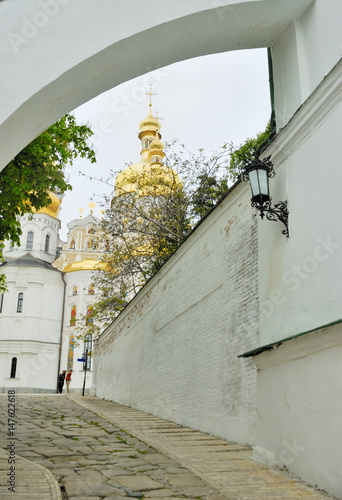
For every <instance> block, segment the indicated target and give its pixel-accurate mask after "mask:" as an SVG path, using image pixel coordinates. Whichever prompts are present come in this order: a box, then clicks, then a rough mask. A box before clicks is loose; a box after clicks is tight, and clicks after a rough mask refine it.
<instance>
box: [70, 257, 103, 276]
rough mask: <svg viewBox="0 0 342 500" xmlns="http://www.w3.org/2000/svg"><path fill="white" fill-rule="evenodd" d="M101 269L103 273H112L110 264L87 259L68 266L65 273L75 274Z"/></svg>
mask: <svg viewBox="0 0 342 500" xmlns="http://www.w3.org/2000/svg"><path fill="white" fill-rule="evenodd" d="M99 269H100V270H101V271H110V266H109V264H106V263H105V262H100V261H98V260H92V259H85V260H81V261H78V262H73V263H72V264H68V265H66V266H65V268H64V269H63V272H64V273H73V272H75V271H98V270H99Z"/></svg>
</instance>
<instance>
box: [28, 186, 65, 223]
mask: <svg viewBox="0 0 342 500" xmlns="http://www.w3.org/2000/svg"><path fill="white" fill-rule="evenodd" d="M49 197H50V200H51V203H50V205H48V206H46V207H42V208H40V209H39V210H37V211H35V210H34V212H35V213H38V214H46V215H50V216H51V217H54V218H55V219H57V217H58V212H59V206H60V204H61V203H62V200H60V199H59V198H58V196H57V195H56V194H55V193H52V192H51V191H49Z"/></svg>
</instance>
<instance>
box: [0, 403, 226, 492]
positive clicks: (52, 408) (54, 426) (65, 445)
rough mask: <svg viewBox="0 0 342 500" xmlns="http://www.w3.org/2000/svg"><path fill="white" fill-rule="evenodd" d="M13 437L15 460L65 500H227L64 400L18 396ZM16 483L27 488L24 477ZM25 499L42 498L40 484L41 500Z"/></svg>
mask: <svg viewBox="0 0 342 500" xmlns="http://www.w3.org/2000/svg"><path fill="white" fill-rule="evenodd" d="M0 421H1V429H6V427H7V399H6V398H5V397H2V398H0ZM14 433H15V435H14V437H15V438H16V440H15V452H16V454H17V455H18V456H20V457H25V458H26V459H29V460H30V461H34V462H36V463H38V464H40V465H42V466H44V467H46V468H47V469H49V470H50V471H51V472H52V474H53V475H54V477H55V478H56V479H57V480H58V482H59V484H60V486H61V490H62V495H63V498H69V499H70V500H76V499H78V500H81V499H87V500H99V499H107V500H115V499H121V500H122V497H135V498H142V497H144V498H159V499H162V498H167V499H169V500H172V499H173V498H178V499H179V498H188V499H201V498H203V499H209V500H220V499H224V498H227V497H226V496H223V495H222V494H220V493H219V492H218V491H216V490H215V489H214V488H212V487H211V486H209V485H208V484H207V483H205V482H204V481H203V480H201V479H199V478H198V477H196V476H195V475H193V474H192V473H191V472H190V471H189V470H187V469H186V468H185V467H182V466H181V465H180V464H179V463H178V462H176V461H174V460H172V459H171V458H168V457H167V456H165V455H163V454H162V453H159V452H158V451H156V450H154V449H153V448H151V447H150V446H148V445H146V444H145V443H143V442H142V441H140V440H139V439H137V438H135V437H134V436H131V435H129V434H128V433H126V432H124V431H123V430H121V429H120V428H118V427H116V426H115V425H112V424H111V423H109V422H108V420H105V419H104V418H102V417H100V416H98V415H97V414H95V413H93V412H92V411H90V410H88V409H87V408H84V407H82V406H79V405H78V404H76V403H74V402H73V401H72V400H70V399H68V398H67V397H65V396H63V395H23V394H17V395H16V425H15V430H14ZM0 436H1V441H0V447H2V448H6V446H7V444H8V440H7V436H6V432H2V433H1V435H0ZM28 473H30V472H29V471H28V472H27V474H28ZM16 481H17V483H18V485H19V486H20V483H21V482H22V483H24V482H25V472H23V473H22V474H18V477H17V478H16ZM3 486H4V485H3V481H2V482H1V487H2V488H3ZM23 486H24V485H23ZM30 495H32V493H31V494H30ZM0 498H3V497H2V496H1V494H0ZM6 498H7V497H6ZM13 498H15V496H13ZM27 498H28V499H30V498H32V499H36V498H44V493H42V494H39V484H37V495H36V496H29V497H27ZM45 498H46V497H45ZM46 500H48V499H47V498H46Z"/></svg>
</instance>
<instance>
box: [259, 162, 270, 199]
mask: <svg viewBox="0 0 342 500" xmlns="http://www.w3.org/2000/svg"><path fill="white" fill-rule="evenodd" d="M257 172H258V178H259V186H260V194H261V195H263V196H268V176H267V171H266V170H264V169H261V168H260V169H258V171H257Z"/></svg>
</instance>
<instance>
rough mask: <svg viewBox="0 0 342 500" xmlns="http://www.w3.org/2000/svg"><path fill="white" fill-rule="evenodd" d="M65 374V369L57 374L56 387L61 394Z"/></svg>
mask: <svg viewBox="0 0 342 500" xmlns="http://www.w3.org/2000/svg"><path fill="white" fill-rule="evenodd" d="M65 374H66V370H63V371H62V373H60V374H59V375H58V380H57V387H58V392H59V393H60V394H62V392H63V385H64V379H65Z"/></svg>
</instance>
